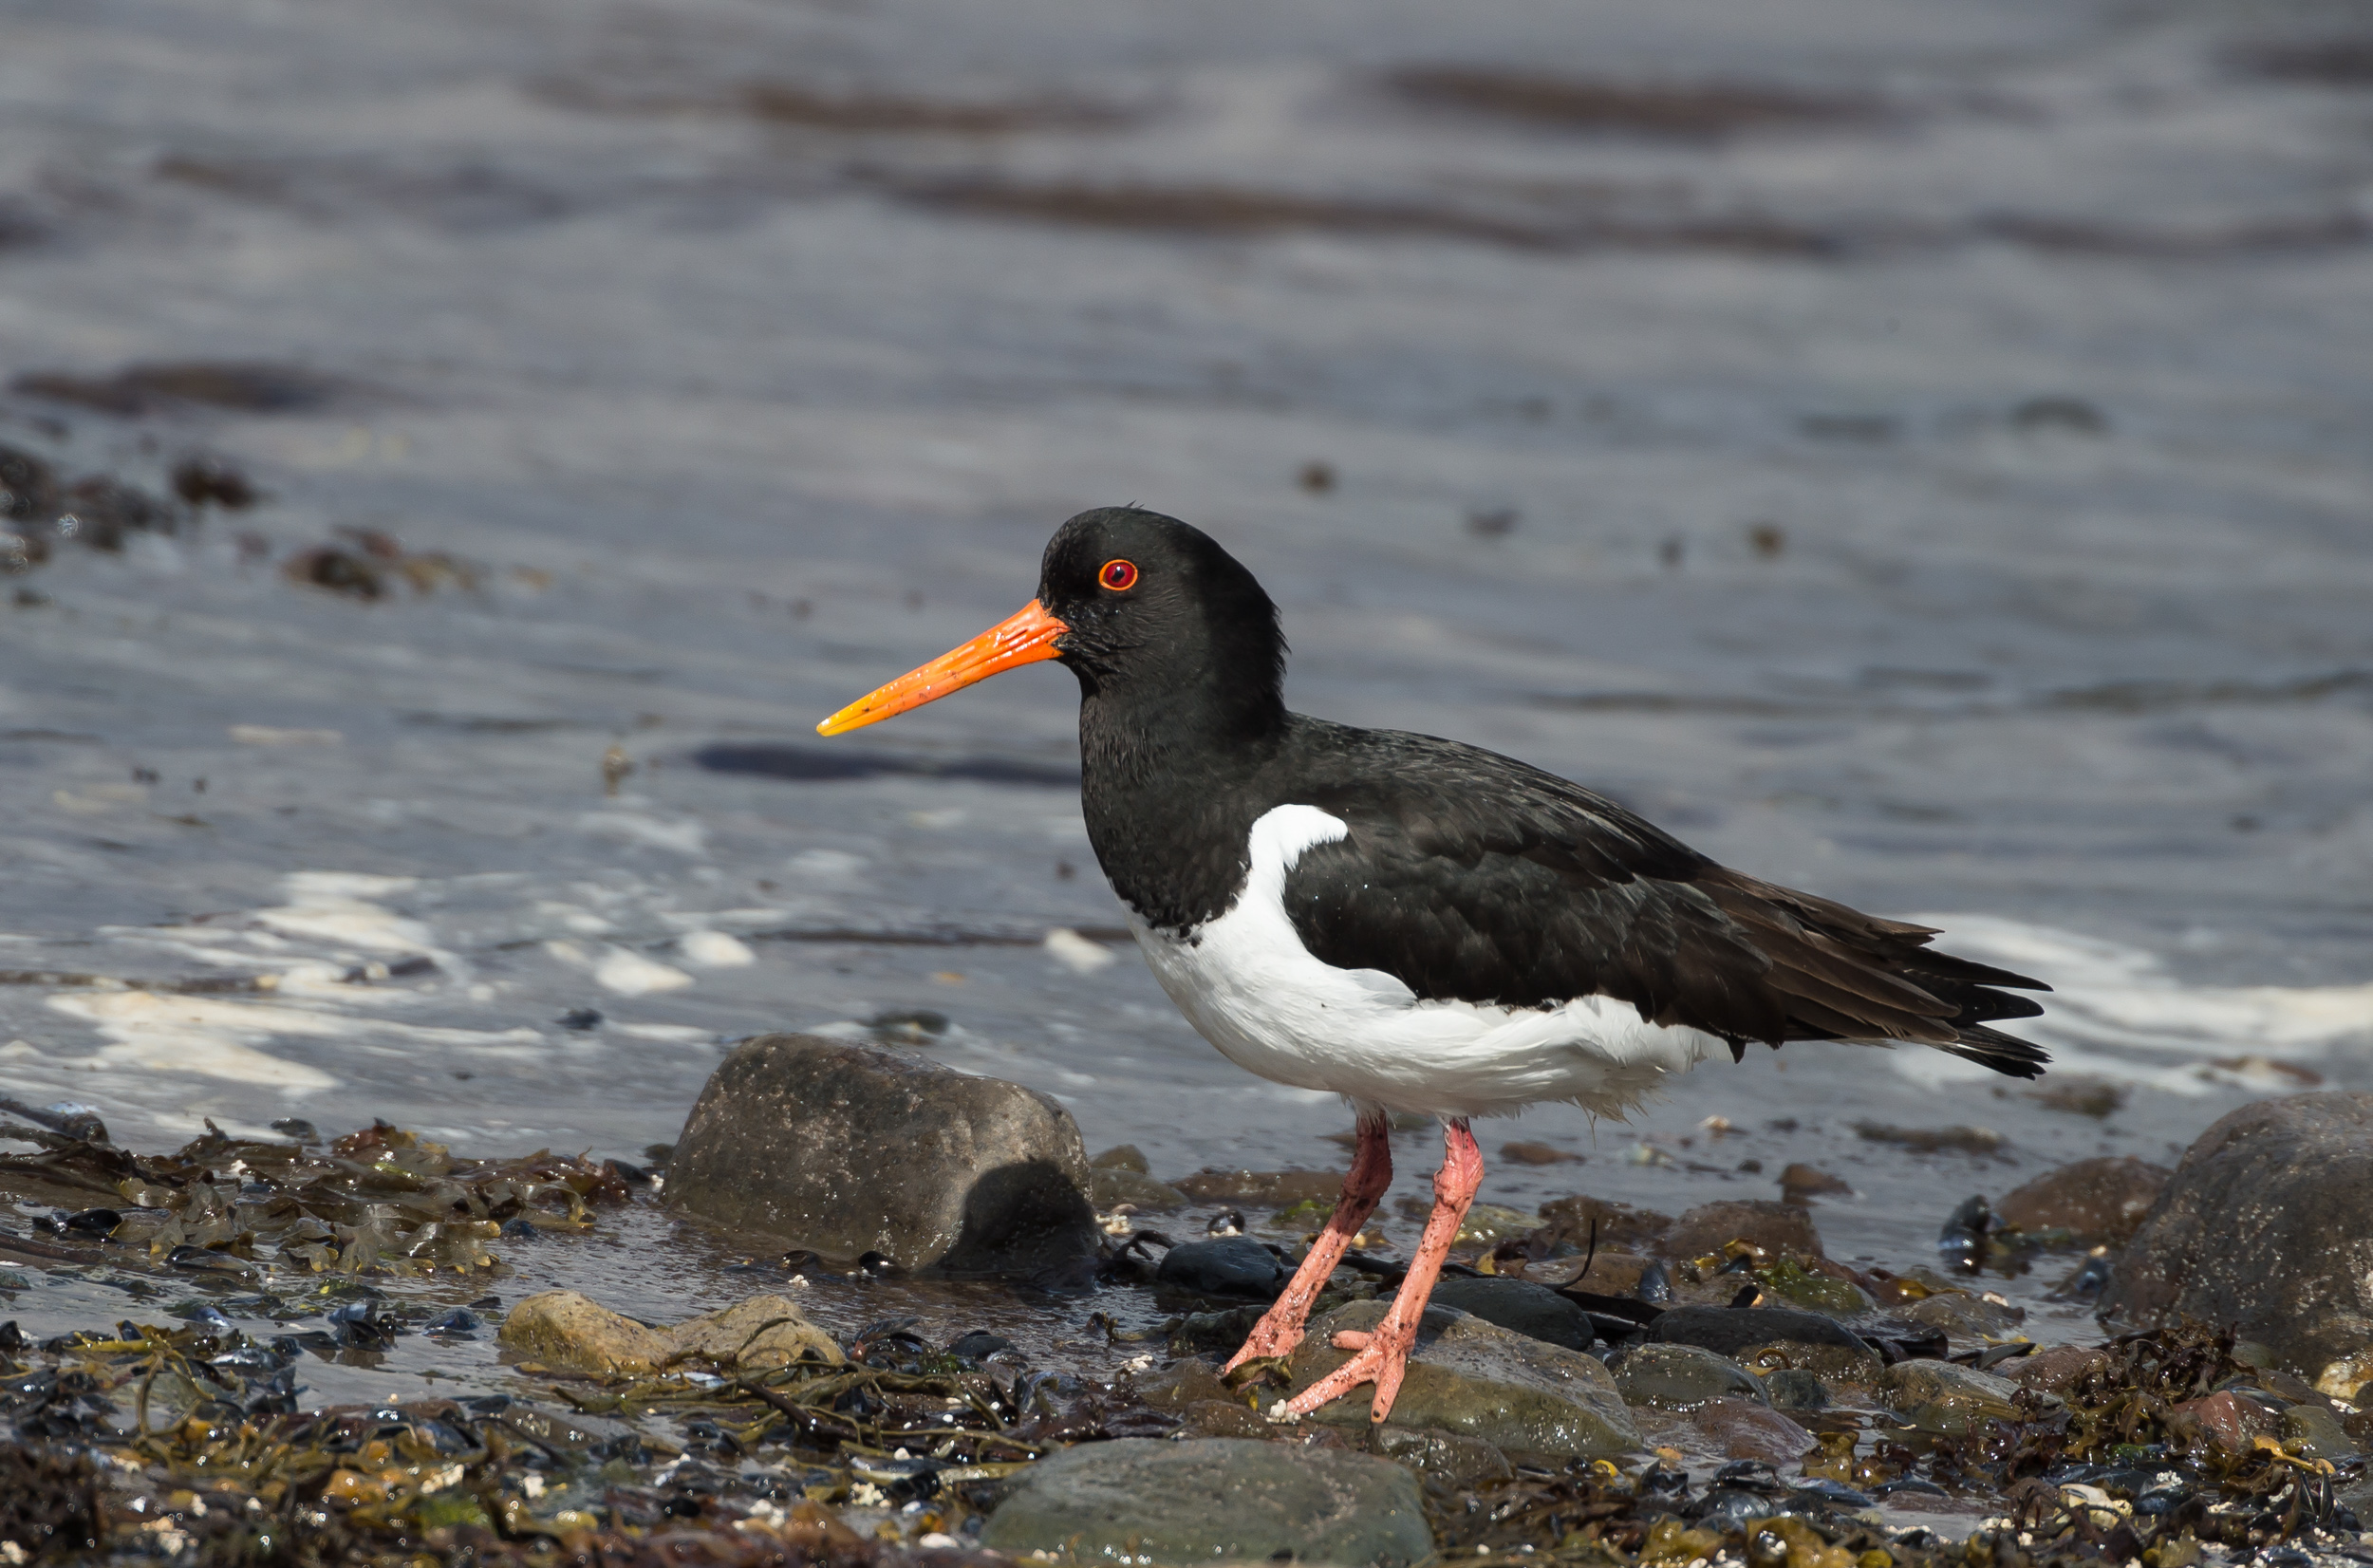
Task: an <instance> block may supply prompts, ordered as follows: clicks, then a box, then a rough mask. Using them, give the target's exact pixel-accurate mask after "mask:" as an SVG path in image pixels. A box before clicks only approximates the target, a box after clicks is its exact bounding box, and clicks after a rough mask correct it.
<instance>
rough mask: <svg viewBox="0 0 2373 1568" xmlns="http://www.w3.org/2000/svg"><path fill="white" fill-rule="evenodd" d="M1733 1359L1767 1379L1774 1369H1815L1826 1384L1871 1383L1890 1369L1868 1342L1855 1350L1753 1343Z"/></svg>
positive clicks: (1799, 1370) (1800, 1370)
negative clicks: (1881, 1373)
mask: <svg viewBox="0 0 2373 1568" xmlns="http://www.w3.org/2000/svg"><path fill="white" fill-rule="evenodd" d="M1730 1359H1731V1360H1733V1361H1736V1362H1737V1363H1738V1364H1739V1365H1740V1366H1742V1367H1745V1368H1746V1369H1747V1371H1749V1372H1753V1373H1754V1374H1755V1375H1756V1376H1758V1377H1766V1378H1767V1377H1768V1375H1769V1372H1771V1371H1772V1370H1773V1369H1776V1368H1781V1367H1793V1368H1794V1369H1796V1370H1797V1371H1798V1372H1811V1373H1812V1374H1813V1375H1814V1376H1815V1377H1818V1378H1820V1379H1821V1380H1822V1385H1823V1386H1824V1387H1827V1386H1832V1385H1835V1384H1839V1383H1851V1384H1857V1385H1864V1386H1867V1385H1868V1384H1871V1383H1874V1382H1876V1381H1878V1374H1879V1373H1880V1372H1885V1371H1886V1370H1887V1363H1886V1361H1885V1360H1884V1359H1883V1358H1882V1357H1880V1355H1879V1353H1878V1352H1877V1351H1874V1350H1872V1349H1871V1348H1870V1346H1869V1343H1868V1341H1865V1342H1864V1343H1863V1344H1862V1345H1861V1346H1860V1347H1859V1349H1855V1350H1848V1349H1846V1348H1845V1347H1844V1346H1842V1345H1786V1344H1775V1345H1749V1346H1747V1349H1745V1350H1743V1351H1741V1352H1739V1353H1738V1354H1736V1355H1734V1356H1732V1357H1731V1358H1730Z"/></svg>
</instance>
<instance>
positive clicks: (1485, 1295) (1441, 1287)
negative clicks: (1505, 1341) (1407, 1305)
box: [1433, 1279, 1598, 1351]
mask: <svg viewBox="0 0 2373 1568" xmlns="http://www.w3.org/2000/svg"><path fill="white" fill-rule="evenodd" d="M1433 1304H1434V1305H1435V1306H1438V1307H1449V1308H1451V1309H1453V1310H1455V1311H1458V1312H1469V1313H1473V1314H1474V1315H1475V1316H1478V1317H1480V1318H1482V1319H1483V1320H1484V1321H1485V1322H1486V1323H1497V1324H1499V1325H1500V1327H1502V1328H1504V1329H1511V1330H1513V1331H1515V1332H1516V1333H1518V1334H1522V1335H1530V1336H1531V1337H1533V1338H1535V1339H1544V1340H1547V1341H1548V1342H1549V1343H1550V1344H1552V1345H1563V1346H1564V1347H1565V1348H1566V1349H1568V1350H1575V1351H1586V1350H1588V1349H1590V1347H1591V1345H1592V1344H1593V1343H1594V1342H1595V1341H1596V1340H1597V1338H1598V1335H1596V1334H1595V1333H1594V1332H1593V1331H1592V1329H1591V1326H1590V1315H1589V1314H1588V1313H1586V1312H1584V1311H1583V1310H1582V1309H1581V1307H1580V1306H1579V1305H1578V1304H1577V1303H1575V1302H1574V1301H1572V1300H1569V1299H1568V1298H1567V1297H1562V1296H1560V1295H1559V1294H1558V1293H1557V1292H1556V1291H1553V1290H1551V1289H1550V1288H1549V1287H1548V1286H1546V1285H1537V1284H1534V1283H1533V1282H1532V1281H1530V1280H1528V1279H1444V1280H1442V1281H1440V1282H1439V1283H1438V1284H1436V1285H1435V1286H1434V1288H1433Z"/></svg>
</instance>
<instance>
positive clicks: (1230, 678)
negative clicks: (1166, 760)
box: [1038, 507, 1285, 716]
mask: <svg viewBox="0 0 2373 1568" xmlns="http://www.w3.org/2000/svg"><path fill="white" fill-rule="evenodd" d="M1038 603H1039V604H1040V605H1041V606H1043V607H1045V609H1046V611H1047V613H1048V614H1050V615H1052V616H1054V617H1055V618H1056V620H1058V621H1060V622H1062V623H1063V625H1065V626H1067V627H1068V628H1070V629H1069V630H1067V631H1066V632H1065V633H1064V634H1063V635H1062V636H1060V637H1058V638H1056V643H1055V645H1056V649H1057V650H1059V653H1060V656H1061V658H1062V661H1063V663H1066V664H1068V665H1070V666H1071V667H1072V669H1073V670H1074V671H1075V672H1076V673H1077V674H1078V676H1079V686H1080V691H1081V693H1082V695H1083V696H1085V697H1086V698H1087V699H1088V700H1091V701H1094V700H1099V699H1103V700H1116V701H1125V702H1130V703H1136V702H1150V703H1156V704H1162V703H1170V702H1177V701H1180V700H1196V699H1199V698H1200V699H1203V700H1219V701H1218V705H1219V706H1220V707H1222V708H1224V709H1230V710H1237V709H1241V710H1243V712H1245V713H1246V715H1247V716H1254V715H1258V714H1259V713H1261V712H1262V711H1263V710H1265V709H1267V708H1270V707H1274V706H1277V705H1278V704H1280V702H1281V698H1280V688H1281V687H1282V685H1283V683H1284V680H1285V639H1284V637H1283V635H1282V634H1281V633H1280V631H1279V630H1278V617H1277V606H1276V605H1274V604H1272V603H1271V602H1270V599H1269V596H1268V595H1267V594H1266V593H1264V592H1262V591H1261V585H1260V584H1259V583H1258V582H1256V581H1254V579H1253V574H1252V573H1251V572H1249V571H1247V570H1245V569H1244V568H1243V564H1242V563H1241V562H1239V561H1238V560H1237V559H1236V557H1234V556H1233V555H1230V554H1229V553H1228V552H1227V551H1224V550H1222V549H1221V548H1220V547H1219V545H1218V544H1217V543H1215V542H1214V541H1213V540H1212V538H1211V536H1210V535H1209V534H1207V533H1205V532H1203V531H1202V530H1201V529H1197V528H1190V527H1188V526H1187V524H1185V523H1182V522H1180V521H1179V520H1178V519H1177V518H1175V517H1165V516H1163V515H1162V514H1161V513H1158V512H1141V511H1138V510H1136V509H1135V508H1133V507H1102V508H1099V509H1098V510H1096V511H1094V512H1083V513H1080V514H1079V515H1078V516H1076V517H1074V518H1073V519H1071V521H1069V522H1067V523H1065V524H1064V525H1063V526H1062V527H1061V528H1059V529H1057V530H1056V532H1055V537H1054V538H1053V539H1050V540H1049V541H1047V547H1046V556H1045V559H1044V560H1043V561H1042V562H1041V563H1040V565H1039V568H1038Z"/></svg>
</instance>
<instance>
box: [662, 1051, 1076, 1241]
mask: <svg viewBox="0 0 2373 1568" xmlns="http://www.w3.org/2000/svg"><path fill="white" fill-rule="evenodd" d="M1088 1180H1089V1178H1088V1159H1087V1151H1086V1149H1085V1148H1083V1147H1082V1146H1081V1144H1080V1141H1079V1129H1078V1128H1077V1127H1076V1126H1075V1125H1074V1123H1073V1121H1072V1119H1071V1115H1070V1113H1069V1112H1067V1111H1064V1110H1063V1108H1062V1107H1061V1106H1059V1105H1057V1104H1056V1103H1055V1102H1054V1101H1053V1100H1052V1099H1050V1098H1049V1097H1047V1096H1046V1095H1044V1094H1040V1093H1038V1092H1036V1091H1033V1090H1028V1089H1024V1088H1022V1087H1021V1086H1020V1085H1018V1084H1011V1083H1004V1082H1001V1081H1000V1080H998V1079H995V1078H976V1077H970V1076H967V1075H965V1074H963V1073H957V1072H954V1071H951V1070H950V1069H948V1068H944V1067H942V1066H940V1065H939V1064H938V1063H936V1062H932V1061H929V1060H927V1059H925V1058H923V1057H921V1056H919V1055H915V1054H914V1053H912V1052H906V1051H899V1050H895V1049H892V1048H889V1047H886V1046H877V1045H868V1044H861V1043H859V1042H856V1041H851V1040H836V1039H823V1038H819V1037H817V1036H806V1035H767V1036H760V1037H758V1038H757V1039H753V1040H747V1041H744V1042H743V1043H742V1044H741V1045H739V1046H738V1047H736V1048H735V1050H734V1052H733V1054H732V1055H729V1056H727V1057H726V1058H725V1060H724V1061H723V1062H722V1063H721V1064H719V1067H718V1069H717V1071H716V1072H715V1073H711V1074H710V1075H709V1081H708V1084H707V1086H706V1087H705V1088H703V1089H702V1090H701V1097H700V1100H699V1101H698V1102H697V1103H696V1104H695V1105H694V1106H693V1109H692V1115H691V1117H690V1119H689V1120H687V1121H686V1122H685V1123H684V1129H683V1135H682V1137H681V1138H679V1139H678V1140H677V1143H676V1148H675V1153H674V1155H673V1157H672V1159H671V1160H670V1163H669V1165H668V1171H667V1198H668V1201H669V1203H670V1204H674V1205H675V1206H676V1207H678V1208H680V1209H682V1210H685V1211H686V1212H689V1213H691V1214H694V1215H697V1216H699V1217H700V1218H701V1219H704V1220H708V1221H711V1222H714V1223H718V1224H721V1225H725V1226H728V1227H731V1228H733V1229H736V1230H741V1231H752V1232H757V1233H758V1234H761V1235H765V1236H768V1237H771V1238H774V1239H775V1240H777V1241H782V1242H784V1243H785V1244H787V1245H790V1246H794V1247H803V1248H807V1249H810V1250H813V1251H814V1252H817V1253H821V1254H823V1255H825V1256H826V1257H829V1258H855V1257H858V1256H860V1255H862V1254H865V1253H869V1252H871V1253H880V1254H882V1255H884V1256H886V1257H888V1258H890V1259H892V1260H895V1261H897V1262H898V1263H899V1264H901V1265H903V1266H905V1267H906V1268H909V1269H925V1268H930V1269H940V1270H945V1271H948V1272H953V1273H982V1274H985V1273H1021V1272H1032V1271H1037V1270H1041V1269H1045V1268H1049V1267H1053V1266H1056V1265H1059V1264H1062V1263H1066V1262H1070V1261H1074V1260H1078V1259H1081V1258H1085V1257H1089V1256H1093V1254H1094V1252H1095V1250H1096V1247H1097V1241H1098V1235H1099V1233H1098V1231H1097V1229H1096V1223H1095V1212H1094V1210H1093V1208H1092V1207H1091V1205H1090V1204H1089V1200H1088V1193H1087V1186H1088Z"/></svg>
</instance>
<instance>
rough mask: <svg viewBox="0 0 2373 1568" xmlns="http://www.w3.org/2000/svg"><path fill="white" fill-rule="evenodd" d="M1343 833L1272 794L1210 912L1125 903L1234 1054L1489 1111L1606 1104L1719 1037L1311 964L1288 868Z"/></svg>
mask: <svg viewBox="0 0 2373 1568" xmlns="http://www.w3.org/2000/svg"><path fill="white" fill-rule="evenodd" d="M1350 831H1351V830H1350V829H1349V828H1348V827H1347V826H1346V825H1345V824H1344V823H1343V821H1342V820H1341V819H1340V818H1339V817H1336V816H1333V815H1330V814H1329V813H1328V812H1323V811H1320V810H1319V809H1318V808H1317V807H1316V806H1299V805H1290V806H1280V807H1277V808H1276V809H1274V810H1272V811H1270V812H1267V813H1266V814H1264V815H1263V816H1261V818H1260V820H1258V821H1257V822H1255V823H1254V824H1253V825H1252V833H1251V838H1250V842H1249V844H1248V846H1247V849H1248V859H1249V860H1250V862H1251V866H1250V869H1249V870H1248V871H1247V873H1246V875H1245V878H1244V885H1243V888H1242V889H1241V890H1240V891H1239V892H1238V893H1237V895H1236V901H1235V903H1233V904H1232V905H1229V906H1228V908H1227V910H1226V911H1225V912H1224V913H1223V914H1222V915H1220V916H1219V917H1218V918H1217V919H1214V920H1210V921H1206V922H1205V923H1204V924H1202V925H1200V926H1198V927H1196V928H1195V929H1193V930H1191V931H1185V932H1178V931H1165V930H1157V929H1154V928H1153V927H1150V926H1149V925H1147V924H1145V923H1144V922H1143V921H1141V920H1139V919H1138V918H1137V916H1136V914H1135V912H1134V911H1131V913H1130V929H1131V930H1133V931H1134V932H1135V933H1136V936H1137V944H1138V946H1139V948H1140V949H1142V950H1143V951H1144V953H1145V955H1146V961H1147V962H1148V963H1149V964H1150V965H1151V966H1152V969H1153V973H1154V978H1155V979H1156V980H1160V981H1161V983H1162V989H1163V990H1165V991H1167V992H1168V993H1169V997H1170V999H1171V1000H1172V1001H1174V1002H1176V1003H1177V1004H1178V1008H1179V1011H1181V1012H1182V1013H1184V1014H1186V1015H1187V1021H1189V1022H1190V1023H1192V1024H1193V1025H1194V1026H1195V1029H1196V1031H1197V1032H1198V1033H1200V1034H1201V1035H1202V1036H1203V1037H1204V1038H1205V1039H1207V1040H1209V1041H1210V1042H1211V1043H1212V1044H1213V1045H1214V1046H1216V1047H1217V1048H1218V1049H1219V1051H1220V1053H1221V1055H1224V1056H1226V1057H1227V1058H1228V1059H1229V1060H1230V1061H1232V1062H1234V1063H1236V1064H1237V1065H1238V1066H1239V1067H1242V1068H1243V1069H1244V1070H1245V1071H1247V1072H1250V1073H1258V1074H1259V1075H1260V1076H1261V1077H1264V1078H1268V1079H1271V1080H1273V1081H1275V1082H1278V1083H1286V1084H1294V1085H1297V1086H1299V1087H1301V1088H1305V1089H1320V1090H1328V1091H1332V1092H1336V1093H1339V1094H1342V1095H1344V1096H1346V1097H1347V1098H1349V1099H1351V1100H1353V1101H1354V1102H1355V1103H1357V1104H1359V1105H1362V1106H1381V1107H1383V1108H1385V1109H1387V1110H1392V1111H1417V1112H1421V1113H1424V1114H1429V1115H1442V1116H1487V1115H1495V1114H1506V1113H1510V1112H1513V1111H1519V1110H1521V1109H1523V1107H1524V1106H1526V1105H1529V1104H1532V1103H1534V1102H1536V1101H1540V1100H1572V1101H1575V1102H1577V1103H1579V1104H1581V1105H1584V1106H1586V1107H1588V1108H1590V1109H1591V1110H1594V1111H1603V1112H1605V1113H1608V1114H1617V1113H1620V1112H1621V1111H1623V1110H1625V1109H1626V1108H1628V1107H1630V1106H1632V1105H1635V1104H1637V1103H1638V1101H1639V1100H1640V1099H1641V1098H1642V1097H1643V1096H1644V1095H1646V1094H1647V1093H1649V1092H1652V1091H1653V1090H1654V1089H1655V1088H1656V1087H1657V1086H1658V1085H1659V1084H1660V1083H1661V1082H1662V1081H1663V1080H1664V1079H1665V1078H1666V1077H1667V1076H1668V1075H1670V1074H1672V1073H1680V1072H1686V1071H1687V1070H1688V1069H1689V1068H1691V1067H1692V1066H1694V1065H1696V1064H1697V1063H1698V1062H1699V1061H1702V1060H1703V1059H1705V1057H1707V1056H1708V1055H1711V1054H1713V1053H1715V1052H1719V1051H1722V1050H1724V1049H1725V1047H1724V1046H1723V1044H1722V1042H1721V1041H1720V1040H1718V1039H1716V1038H1715V1037H1714V1036H1710V1035H1707V1034H1704V1033H1702V1032H1700V1031H1698V1030H1694V1029H1688V1028H1682V1027H1678V1026H1665V1025H1657V1024H1652V1023H1650V1022H1649V1021H1648V1020H1647V1019H1645V1018H1644V1017H1641V1016H1640V1013H1639V1010H1638V1009H1637V1008H1635V1007H1633V1006H1632V1005H1631V1004H1630V1003H1628V1002H1622V1001H1617V1000H1616V999H1614V998H1612V997H1598V996H1594V997H1578V998H1575V999H1572V1000H1569V1001H1567V1002H1566V1003H1564V1004H1563V1005H1562V1006H1560V1007H1557V1008H1554V1009H1543V1008H1516V1007H1499V1006H1487V1005H1478V1004H1476V1003H1472V1002H1464V1001H1421V1000H1419V999H1417V997H1416V995H1415V993H1413V992H1411V990H1410V988H1409V987H1408V986H1406V985H1404V984H1402V983H1401V981H1400V980H1396V979H1394V978H1393V977H1392V976H1391V975H1388V974H1386V973H1384V972H1383V971H1382V970H1377V969H1338V968H1336V966H1335V965H1333V964H1330V963H1324V962H1321V961H1319V960H1318V959H1317V958H1316V957H1314V956H1312V954H1311V952H1310V950H1309V949H1308V948H1306V947H1304V946H1303V945H1302V941H1301V937H1300V936H1299V934H1298V933H1297V932H1296V931H1295V929H1294V924H1293V922H1292V921H1291V920H1289V919H1288V918H1287V917H1286V913H1285V896H1284V895H1285V878H1286V875H1287V873H1289V872H1290V871H1292V870H1293V868H1294V867H1295V866H1296V864H1297V863H1298V862H1299V860H1300V859H1301V856H1302V855H1303V853H1304V852H1305V851H1307V850H1309V849H1311V848H1313V847H1314V846H1317V845H1320V844H1333V843H1336V842H1337V841H1339V840H1341V839H1343V838H1344V837H1346V836H1348V834H1349V833H1350Z"/></svg>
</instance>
